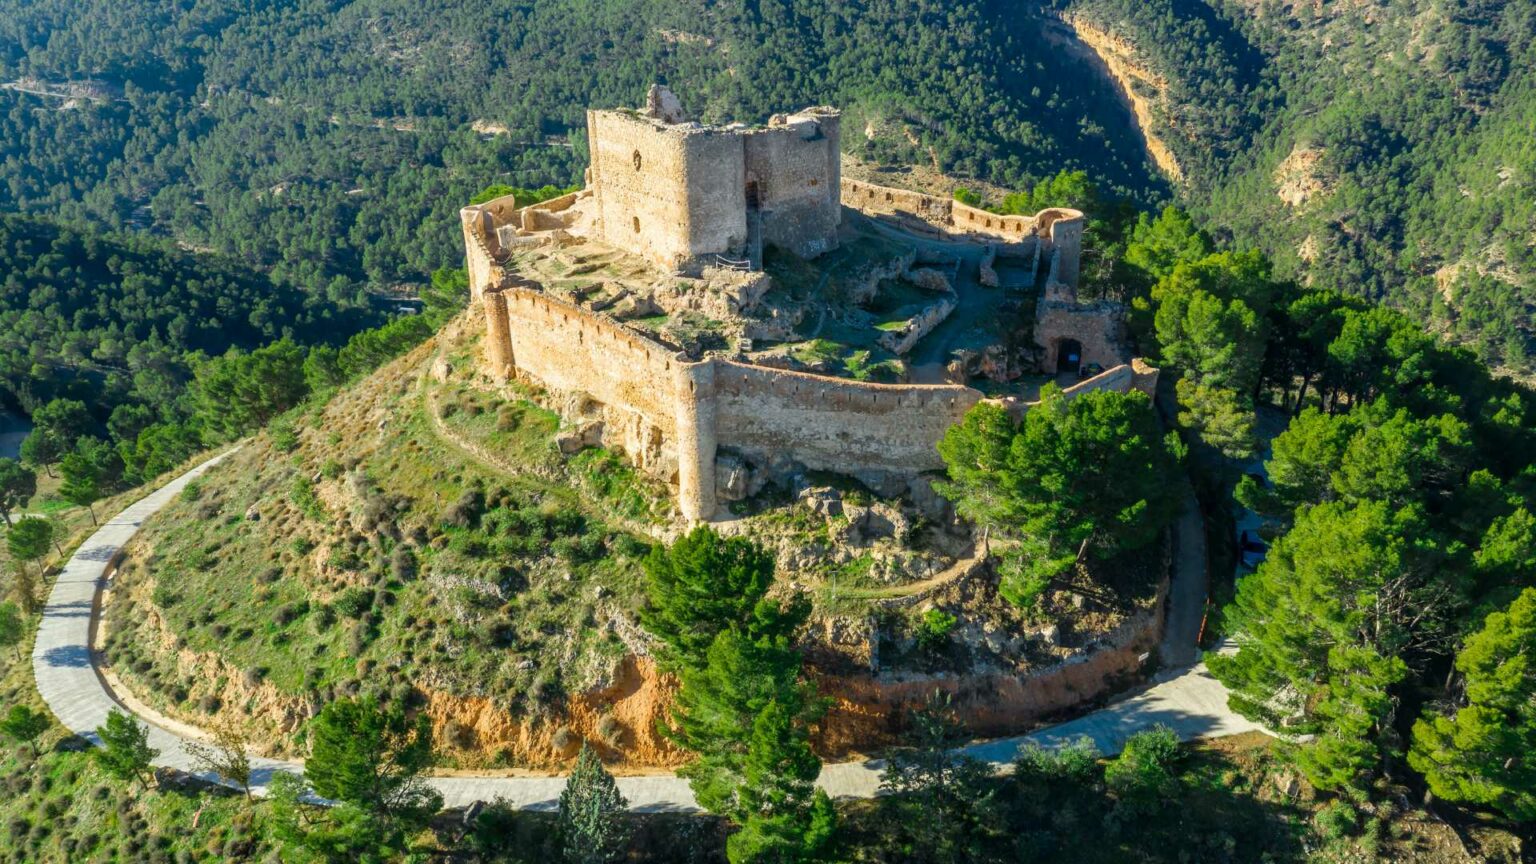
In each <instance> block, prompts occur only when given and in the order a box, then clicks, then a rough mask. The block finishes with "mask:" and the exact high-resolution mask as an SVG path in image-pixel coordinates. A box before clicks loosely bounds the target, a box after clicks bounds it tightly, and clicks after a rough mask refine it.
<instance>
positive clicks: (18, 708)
mask: <svg viewBox="0 0 1536 864" xmlns="http://www.w3.org/2000/svg"><path fill="white" fill-rule="evenodd" d="M48 726H49V722H48V717H47V716H46V715H44V714H43V712H41V711H33V710H32V709H31V708H28V707H27V706H25V705H12V706H11V710H10V711H9V712H8V713H7V714H6V715H5V719H3V720H0V732H4V733H5V734H6V735H7V736H9V737H10V738H13V739H15V740H16V742H17V743H19V744H22V745H24V746H26V747H28V748H29V749H31V750H32V752H33V754H34V755H35V754H36V752H37V750H36V747H35V745H34V743H33V742H35V741H36V740H37V739H38V737H39V736H41V735H42V734H43V733H44V732H47V731H48Z"/></svg>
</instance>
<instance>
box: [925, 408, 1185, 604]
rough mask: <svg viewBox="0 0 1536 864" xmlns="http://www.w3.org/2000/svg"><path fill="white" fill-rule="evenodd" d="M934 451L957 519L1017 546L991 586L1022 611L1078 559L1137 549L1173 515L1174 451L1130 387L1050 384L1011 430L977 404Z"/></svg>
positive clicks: (998, 412) (999, 414) (1000, 416)
mask: <svg viewBox="0 0 1536 864" xmlns="http://www.w3.org/2000/svg"><path fill="white" fill-rule="evenodd" d="M938 449H939V454H940V455H941V456H943V457H944V463H945V466H946V467H947V469H948V471H949V478H950V479H949V482H948V483H944V484H941V485H940V486H939V489H940V491H941V492H942V493H943V494H944V495H946V496H948V497H949V498H950V500H952V501H954V502H955V506H956V509H957V510H959V512H960V513H961V515H963V516H965V517H967V518H969V519H972V520H973V521H976V522H977V523H979V524H981V525H983V526H985V527H987V528H988V529H989V530H990V531H992V532H995V533H997V534H999V535H1000V536H1003V537H1008V538H1011V539H1014V540H1017V541H1018V545H1017V548H1015V549H1013V550H1011V551H1010V552H1008V553H1005V554H1004V555H1003V556H1002V557H1003V559H1004V560H1003V561H1002V562H1001V563H1000V565H999V568H1000V570H1001V571H1002V573H1003V577H1002V579H1001V584H1000V590H1001V591H1002V593H1003V595H1004V596H1005V597H1008V598H1009V599H1011V600H1013V601H1014V602H1016V603H1021V604H1023V605H1028V603H1029V602H1032V597H1033V596H1034V595H1037V594H1038V593H1039V590H1040V589H1043V587H1044V586H1045V585H1046V584H1048V582H1049V581H1050V580H1051V579H1054V578H1056V577H1058V576H1060V575H1061V574H1062V573H1063V572H1065V571H1067V570H1068V569H1069V568H1071V567H1072V565H1073V564H1074V563H1075V562H1078V561H1081V560H1082V559H1083V558H1084V557H1085V556H1087V555H1090V554H1091V555H1095V556H1098V557H1109V556H1111V555H1114V554H1116V553H1118V552H1122V551H1125V550H1129V549H1137V548H1140V547H1142V546H1145V545H1146V544H1147V543H1150V542H1151V541H1152V540H1154V539H1156V538H1157V536H1158V534H1159V533H1160V532H1161V531H1162V530H1163V529H1164V528H1165V527H1167V525H1168V524H1169V523H1170V522H1171V521H1172V520H1173V518H1174V517H1175V516H1176V515H1177V514H1178V498H1177V492H1176V490H1177V485H1176V484H1175V483H1174V482H1173V481H1174V478H1175V477H1176V476H1177V470H1178V462H1179V459H1180V458H1181V456H1182V452H1183V451H1182V448H1181V447H1180V446H1179V444H1178V442H1177V440H1176V439H1175V438H1174V437H1173V436H1165V435H1164V434H1163V432H1162V430H1161V429H1160V428H1159V427H1158V423H1157V418H1156V416H1155V415H1154V414H1153V412H1152V405H1151V401H1150V400H1148V399H1147V397H1146V396H1145V395H1144V394H1142V393H1139V392H1131V393H1113V392H1106V391H1099V392H1092V393H1085V394H1082V395H1080V396H1077V397H1075V398H1072V399H1068V398H1067V397H1066V396H1064V395H1063V394H1062V393H1061V391H1060V390H1059V389H1057V388H1055V387H1054V386H1049V385H1048V386H1047V387H1046V388H1045V390H1044V392H1043V393H1042V394H1041V399H1040V404H1039V405H1037V406H1036V407H1034V408H1031V409H1030V410H1029V412H1028V413H1026V414H1025V415H1024V420H1023V422H1022V423H1020V424H1018V425H1014V424H1013V423H1012V422H1011V421H1009V419H1008V417H1007V415H1006V413H1004V412H1003V409H1002V408H1000V407H998V406H996V405H991V404H988V403H982V404H980V405H977V406H976V407H974V408H972V409H971V410H970V411H968V412H967V413H966V416H965V418H964V419H963V420H962V421H961V422H960V423H959V424H957V425H955V426H952V427H950V429H949V430H948V431H947V432H946V433H945V434H944V438H943V440H942V441H940V442H939V445H938Z"/></svg>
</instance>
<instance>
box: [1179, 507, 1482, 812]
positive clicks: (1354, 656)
mask: <svg viewBox="0 0 1536 864" xmlns="http://www.w3.org/2000/svg"><path fill="white" fill-rule="evenodd" d="M1431 537H1432V535H1431V533H1430V532H1429V529H1428V527H1427V526H1426V525H1425V523H1424V522H1423V520H1422V518H1421V517H1419V516H1417V515H1416V514H1415V513H1414V512H1413V511H1411V510H1404V511H1397V510H1395V509H1394V508H1393V507H1391V506H1390V505H1388V504H1386V503H1385V502H1363V503H1350V502H1343V501H1334V502H1329V503H1327V504H1322V505H1319V506H1316V507H1312V508H1310V509H1303V511H1302V512H1301V514H1300V515H1299V516H1298V517H1297V520H1296V525H1295V527H1293V528H1292V529H1291V531H1290V532H1289V533H1288V534H1286V535H1285V536H1284V537H1282V538H1281V539H1280V540H1279V541H1278V542H1276V544H1275V545H1274V547H1273V548H1272V549H1271V551H1270V554H1269V557H1268V558H1267V559H1266V560H1265V561H1264V563H1263V564H1262V565H1260V567H1259V569H1258V572H1256V573H1254V574H1253V575H1252V576H1249V577H1248V578H1246V579H1244V580H1243V581H1242V582H1241V583H1239V585H1238V594H1237V599H1236V600H1235V601H1234V603H1233V604H1232V605H1231V606H1230V607H1229V610H1228V613H1227V614H1228V618H1227V621H1228V626H1229V627H1230V628H1231V629H1232V631H1233V632H1234V633H1235V634H1236V640H1237V644H1238V649H1239V650H1238V652H1237V654H1235V655H1232V656H1216V655H1212V656H1210V657H1209V658H1207V663H1208V665H1209V667H1210V670H1211V672H1212V673H1213V674H1214V675H1215V676H1216V677H1217V678H1218V679H1219V680H1221V682H1222V683H1223V684H1225V685H1227V687H1228V688H1229V689H1230V690H1231V696H1230V701H1231V705H1232V707H1233V708H1234V709H1235V710H1237V711H1238V712H1239V713H1241V714H1243V715H1244V716H1246V717H1250V718H1252V719H1255V720H1259V721H1261V722H1265V723H1268V724H1270V725H1271V726H1276V727H1278V726H1280V725H1289V724H1294V726H1293V728H1295V729H1296V731H1298V732H1308V733H1312V734H1313V735H1314V740H1313V742H1312V743H1311V744H1309V745H1306V746H1305V747H1303V748H1302V754H1301V756H1300V763H1301V767H1302V768H1303V770H1304V772H1305V773H1306V774H1307V776H1308V778H1309V779H1310V780H1311V781H1312V782H1313V783H1314V784H1315V785H1317V786H1319V787H1321V788H1324V789H1337V788H1340V787H1342V786H1355V785H1359V784H1361V783H1363V782H1364V781H1365V780H1367V779H1368V778H1369V776H1370V775H1371V774H1372V773H1373V771H1374V770H1375V769H1376V768H1377V767H1378V766H1379V764H1380V757H1381V756H1382V755H1384V754H1386V753H1390V752H1391V750H1392V747H1393V736H1392V734H1391V728H1392V721H1393V713H1394V711H1395V707H1396V700H1395V698H1394V697H1393V696H1392V694H1391V693H1390V692H1389V690H1390V688H1392V687H1393V686H1394V685H1396V684H1397V683H1399V682H1401V681H1402V680H1404V678H1405V677H1406V676H1407V674H1408V669H1407V664H1406V663H1405V661H1404V659H1403V657H1404V655H1406V654H1409V653H1410V652H1412V651H1414V650H1416V649H1417V648H1418V647H1420V646H1422V645H1424V644H1426V642H1427V641H1429V640H1432V639H1434V638H1436V637H1437V636H1438V634H1439V633H1440V631H1441V628H1442V626H1443V625H1444V623H1445V622H1446V621H1447V620H1448V619H1450V618H1451V617H1453V616H1454V614H1455V611H1456V609H1457V608H1458V607H1457V603H1458V597H1457V593H1456V588H1455V586H1454V585H1453V584H1452V583H1451V582H1450V580H1449V579H1448V575H1449V574H1448V573H1446V572H1443V571H1439V570H1438V569H1437V567H1438V561H1439V559H1438V553H1437V551H1436V550H1435V548H1434V546H1433V543H1431V542H1429V538H1431ZM1407 538H1415V539H1414V540H1409V539H1407Z"/></svg>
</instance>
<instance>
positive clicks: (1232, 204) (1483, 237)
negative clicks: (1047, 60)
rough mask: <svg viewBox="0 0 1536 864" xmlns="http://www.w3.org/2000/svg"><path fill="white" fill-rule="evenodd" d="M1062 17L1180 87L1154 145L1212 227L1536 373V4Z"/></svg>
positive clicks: (1090, 6) (1165, 109)
mask: <svg viewBox="0 0 1536 864" xmlns="http://www.w3.org/2000/svg"><path fill="white" fill-rule="evenodd" d="M1063 5H1064V6H1066V7H1067V8H1068V9H1069V10H1070V11H1071V13H1072V14H1074V15H1075V16H1076V17H1077V18H1078V19H1079V20H1080V21H1082V22H1085V23H1087V24H1088V25H1089V26H1092V27H1094V28H1096V29H1099V30H1102V31H1105V32H1108V33H1111V34H1113V35H1114V36H1115V37H1117V38H1119V39H1121V40H1124V41H1126V42H1128V43H1130V45H1131V46H1133V49H1134V51H1135V53H1136V56H1137V59H1138V61H1139V62H1140V63H1142V64H1144V65H1145V66H1146V67H1147V69H1148V70H1149V71H1150V72H1151V73H1152V74H1153V75H1155V76H1157V77H1160V78H1161V79H1162V81H1163V82H1164V83H1165V85H1166V86H1165V87H1164V89H1163V92H1161V93H1159V94H1147V95H1148V96H1149V97H1150V98H1151V99H1152V101H1153V102H1154V104H1155V106H1156V113H1157V114H1158V120H1157V123H1156V125H1157V126H1158V127H1159V128H1158V130H1157V131H1158V133H1159V134H1160V135H1162V136H1163V137H1164V138H1165V139H1166V140H1167V141H1168V143H1169V145H1170V147H1171V148H1172V149H1173V151H1174V152H1175V154H1176V155H1177V157H1178V159H1179V161H1180V163H1181V164H1183V165H1184V167H1185V169H1186V172H1185V173H1186V176H1187V178H1188V182H1187V185H1186V188H1185V189H1184V191H1185V193H1186V194H1187V198H1188V201H1189V203H1190V204H1191V205H1192V206H1193V207H1194V208H1195V209H1196V210H1197V211H1198V212H1200V214H1201V215H1202V216H1203V217H1205V218H1207V219H1208V220H1210V222H1211V223H1212V225H1213V227H1217V228H1218V230H1222V231H1224V232H1225V233H1226V234H1228V235H1229V236H1231V237H1233V238H1234V239H1236V240H1237V241H1238V242H1240V243H1252V244H1258V245H1261V246H1263V247H1264V248H1265V249H1266V251H1268V252H1269V253H1270V254H1271V255H1272V256H1273V257H1274V259H1275V262H1276V264H1277V266H1278V267H1279V269H1280V271H1281V273H1282V274H1284V275H1287V276H1297V277H1300V278H1302V279H1303V280H1304V281H1306V282H1307V283H1308V284H1311V285H1315V286H1317V287H1326V288H1335V289H1338V290H1341V291H1344V292H1346V293H1352V294H1358V295H1363V296H1366V297H1369V298H1372V299H1378V300H1385V301H1387V302H1390V303H1391V304H1393V305H1396V306H1398V307H1399V308H1401V309H1403V310H1404V311H1407V312H1408V313H1409V314H1410V315H1412V316H1413V317H1414V318H1416V319H1418V320H1420V321H1423V322H1425V323H1426V324H1427V325H1428V326H1429V327H1430V328H1431V329H1432V330H1434V331H1437V332H1442V333H1446V334H1448V335H1451V336H1452V337H1454V338H1457V339H1459V340H1463V341H1466V342H1468V343H1469V344H1471V345H1472V346H1473V347H1475V348H1476V349H1477V350H1478V352H1479V353H1480V355H1481V356H1482V357H1483V359H1485V360H1487V361H1489V362H1490V363H1493V364H1495V365H1501V366H1504V367H1505V368H1507V369H1511V370H1513V371H1517V372H1524V373H1529V372H1530V371H1531V369H1532V365H1531V354H1532V336H1533V320H1536V4H1533V3H1531V2H1528V0H1509V2H1490V0H1453V2H1439V0H1392V2H1387V3H1327V4H1301V3H1282V2H1277V0H1203V2H1184V0H1081V2H1074V3H1070V4H1063Z"/></svg>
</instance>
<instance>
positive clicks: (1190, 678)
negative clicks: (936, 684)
mask: <svg viewBox="0 0 1536 864" xmlns="http://www.w3.org/2000/svg"><path fill="white" fill-rule="evenodd" d="M230 452H233V451H230ZM228 455H229V453H225V454H223V455H220V456H217V457H214V458H213V459H209V460H208V461H206V462H204V463H202V464H201V465H198V466H197V467H195V468H193V469H191V470H190V471H188V472H186V473H185V474H183V475H181V476H180V477H177V478H176V479H175V480H172V481H171V482H170V483H167V484H166V485H165V486H162V487H161V488H159V489H157V490H155V491H154V492H151V493H150V494H149V495H147V496H145V497H144V498H143V499H142V500H140V501H138V502H136V503H134V504H132V505H131V506H129V507H128V508H126V509H125V510H123V511H122V512H121V513H119V514H118V515H117V516H116V517H114V518H113V519H112V520H110V521H108V522H106V523H104V524H103V525H102V526H101V527H100V528H99V529H98V530H97V531H96V533H94V534H92V535H91V537H90V538H89V539H87V540H86V541H85V542H84V543H83V544H81V546H80V548H79V549H78V550H77V551H76V552H75V554H74V556H73V557H71V558H70V559H69V562H68V563H67V564H66V565H65V567H64V571H63V573H62V574H60V576H59V580H58V582H57V583H56V584H55V585H54V588H53V592H52V593H51V594H50V595H49V598H48V602H47V604H46V606H45V607H44V609H43V620H42V624H41V626H40V627H39V629H38V634H37V643H36V645H35V646H34V648H33V651H32V667H33V671H34V674H35V675H36V677H37V689H38V692H40V693H41V694H42V697H43V701H45V702H46V703H47V704H48V707H49V708H50V709H51V710H52V711H53V713H54V715H55V716H57V717H58V718H59V722H60V723H62V724H63V725H64V726H66V727H67V728H69V729H70V730H71V731H73V732H76V733H78V734H80V735H82V736H84V737H85V738H87V739H88V740H90V741H91V742H92V743H94V744H100V740H99V739H98V738H97V736H96V733H95V729H96V727H98V726H100V725H101V724H102V723H104V722H105V721H106V717H107V712H108V711H110V710H111V709H113V708H119V709H123V710H130V709H128V707H127V706H126V705H124V703H123V702H122V701H119V699H118V697H117V695H116V694H115V693H114V692H113V691H112V689H111V687H110V686H108V684H107V682H106V680H105V679H104V678H103V677H102V676H101V674H100V673H99V672H98V670H97V659H98V658H97V657H96V656H95V655H94V653H93V652H92V649H91V645H92V635H93V632H94V629H95V625H96V617H97V612H98V607H99V604H100V602H101V592H102V589H103V588H104V587H106V579H107V577H108V575H109V574H110V572H111V571H112V570H113V565H114V564H115V562H116V560H117V557H118V554H119V552H120V551H121V550H122V548H123V546H124V545H125V544H126V543H127V542H128V541H129V540H130V539H132V537H133V536H134V534H136V533H137V532H138V530H139V527H140V526H141V525H142V524H143V523H144V521H145V520H146V519H148V518H149V517H150V516H151V515H153V514H154V513H155V511H157V510H159V509H160V508H161V507H163V506H164V505H165V504H166V503H168V502H169V501H170V500H171V499H172V498H173V497H174V496H176V495H177V494H179V493H180V492H181V490H182V489H183V488H184V487H185V486H186V485H187V484H188V483H189V482H191V481H192V480H194V479H196V478H197V477H198V476H199V475H201V474H202V473H203V472H205V471H207V470H208V469H209V468H212V467H213V466H214V465H216V464H217V463H218V462H219V461H220V460H222V459H223V458H225V457H226V456H228ZM1186 524H1187V523H1186ZM1196 524H1198V523H1196ZM1192 558H1193V556H1187V557H1185V556H1181V560H1190V559H1192ZM1187 569H1188V568H1186V567H1184V566H1181V567H1180V568H1179V570H1180V572H1179V574H1177V575H1176V578H1175V583H1176V588H1175V591H1174V596H1178V594H1179V592H1178V591H1177V583H1178V582H1179V580H1180V578H1183V579H1192V578H1198V579H1200V580H1201V582H1202V584H1203V580H1204V568H1203V561H1202V562H1200V567H1199V572H1198V573H1189V572H1185V571H1186V570H1187ZM1186 593H1193V592H1186ZM1200 596H1201V597H1202V599H1203V591H1201V592H1200ZM135 704H137V703H135ZM130 713H133V712H130ZM137 713H138V717H139V719H140V720H141V721H143V722H144V723H145V724H146V725H147V726H148V728H149V743H150V746H152V747H154V748H155V749H157V750H159V751H160V755H159V756H158V757H157V758H156V759H155V764H156V765H157V766H162V767H167V768H175V769H178V770H182V771H187V772H190V773H199V772H196V771H194V770H193V764H192V760H191V759H190V757H189V756H188V755H187V752H186V750H185V748H184V746H183V745H184V744H185V743H186V742H187V741H188V740H193V739H195V738H196V737H198V736H197V730H194V729H191V728H190V727H187V726H185V725H184V724H180V723H176V722H174V721H170V720H167V719H165V718H163V717H158V716H151V714H150V712H149V711H148V710H147V709H140V710H139V711H138V712H137ZM1156 723H1163V724H1166V725H1168V726H1170V727H1171V728H1173V730H1174V731H1175V732H1177V733H1178V735H1179V737H1180V738H1181V739H1185V740H1188V739H1193V738H1214V737H1220V736H1223V735H1235V734H1238V733H1242V732H1250V731H1254V730H1257V729H1259V727H1258V726H1256V725H1255V724H1253V723H1251V722H1250V721H1248V720H1246V719H1244V718H1242V717H1240V716H1238V715H1236V714H1234V713H1232V712H1231V711H1230V710H1228V708H1227V693H1226V689H1225V688H1223V687H1222V686H1221V684H1220V683H1218V682H1217V681H1216V680H1215V679H1214V678H1212V677H1211V676H1210V675H1209V674H1207V673H1206V671H1205V666H1204V664H1196V665H1194V666H1189V667H1185V668H1182V669H1174V670H1170V671H1168V672H1165V673H1164V674H1163V675H1161V676H1159V679H1158V680H1157V681H1156V682H1155V683H1153V684H1152V685H1151V686H1148V687H1146V688H1143V689H1142V690H1141V691H1140V692H1137V693H1135V694H1134V695H1131V696H1128V697H1126V698H1123V699H1121V700H1120V701H1118V702H1116V703H1114V704H1113V705H1110V706H1108V707H1106V708H1103V709H1101V710H1098V711H1094V712H1092V713H1089V714H1086V715H1084V716H1083V717H1080V718H1078V719H1076V720H1072V721H1069V722H1067V723H1062V724H1059V725H1056V726H1051V727H1048V728H1045V729H1040V730H1037V731H1035V732H1031V733H1029V734H1028V735H1021V736H1018V737H1015V738H1006V739H999V740H995V741H986V742H981V743H977V744H972V745H969V746H967V747H963V748H961V750H962V752H964V753H966V754H968V755H971V756H974V757H976V758H978V759H982V760H985V761H987V762H990V763H993V764H995V765H997V766H999V767H1001V766H1006V765H1008V764H1009V763H1011V762H1012V760H1013V758H1014V754H1015V753H1016V752H1017V751H1018V748H1019V747H1020V746H1021V745H1023V744H1025V743H1026V742H1030V741H1034V742H1038V743H1040V744H1041V745H1043V746H1047V747H1050V746H1055V745H1057V744H1060V743H1063V742H1066V741H1070V740H1075V739H1077V738H1079V737H1082V736H1087V737H1089V738H1091V739H1093V741H1094V743H1095V744H1096V745H1097V746H1098V748H1099V750H1100V751H1101V752H1103V753H1106V754H1111V753H1116V752H1119V750H1120V748H1121V746H1123V745H1124V743H1125V740H1126V739H1127V738H1129V737H1130V736H1131V735H1133V734H1135V733H1136V732H1137V731H1140V730H1142V729H1145V728H1147V727H1148V726H1151V725H1153V724H1156ZM253 763H254V767H255V768H256V777H255V784H254V785H255V786H256V789H257V791H258V792H259V791H261V790H262V788H263V787H264V786H265V784H266V782H267V781H268V780H269V779H270V778H271V776H272V774H273V772H275V771H289V772H293V773H302V772H303V765H302V763H299V762H286V761H280V760H274V759H265V758H256V759H253ZM882 767H883V766H882V763H881V762H880V761H879V760H866V761H860V762H843V763H838V764H835V765H827V766H825V767H823V768H822V772H821V777H820V779H819V780H818V781H817V782H818V784H819V785H821V786H822V787H824V788H825V789H826V790H827V791H828V793H830V794H832V795H833V796H835V797H860V798H867V797H871V796H873V795H875V794H876V793H877V792H878V791H879V786H880V770H881V768H882ZM201 776H203V777H205V778H206V779H210V780H217V779H218V778H216V777H212V776H211V775H207V774H202V775H201ZM430 782H431V784H432V786H433V787H434V788H436V789H437V790H438V791H439V792H441V793H442V795H443V799H444V802H445V803H446V805H447V806H449V807H456V806H466V805H468V804H470V803H472V802H474V801H491V800H493V799H496V798H502V799H505V800H506V801H508V802H509V803H511V804H512V805H514V806H516V807H521V808H528V809H549V808H553V807H554V806H555V805H556V802H557V801H558V800H559V797H560V791H561V789H563V788H564V786H565V778H564V777H560V776H550V777H537V776H526V775H523V776H508V775H505V774H503V775H493V776H475V777H468V776H451V777H450V776H435V777H432V778H431V779H430ZM618 783H619V788H620V790H621V791H622V792H623V793H624V795H625V797H626V798H628V799H629V804H630V808H631V809H633V810H637V811H651V812H654V811H664V810H695V809H697V805H696V804H695V802H694V799H693V793H692V792H691V791H690V790H689V788H688V783H687V781H686V780H683V779H681V778H678V777H676V776H674V775H672V774H655V775H646V776H634V777H620V778H619V780H618Z"/></svg>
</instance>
